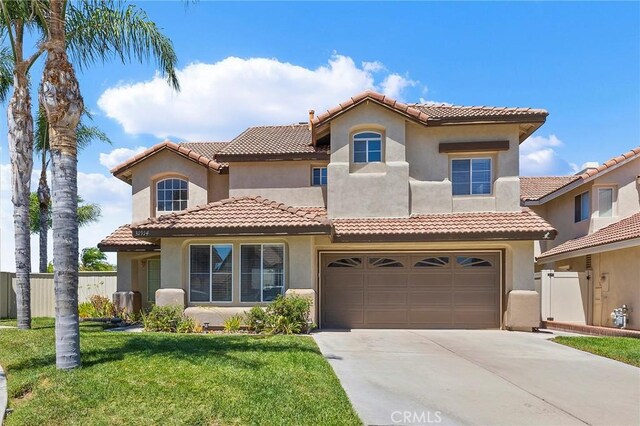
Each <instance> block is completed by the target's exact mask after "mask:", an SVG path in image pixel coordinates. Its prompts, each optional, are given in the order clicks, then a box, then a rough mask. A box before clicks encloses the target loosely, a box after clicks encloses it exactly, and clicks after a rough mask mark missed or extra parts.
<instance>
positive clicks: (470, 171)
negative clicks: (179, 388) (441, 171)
mask: <svg viewBox="0 0 640 426" xmlns="http://www.w3.org/2000/svg"><path fill="white" fill-rule="evenodd" d="M451 182H452V184H453V195H488V194H491V158H460V159H454V160H451Z"/></svg>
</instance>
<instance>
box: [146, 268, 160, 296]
mask: <svg viewBox="0 0 640 426" xmlns="http://www.w3.org/2000/svg"><path fill="white" fill-rule="evenodd" d="M155 261H157V262H158V263H160V261H161V259H160V258H159V257H157V258H151V259H146V262H147V302H148V303H156V295H155V293H153V300H152V299H151V297H150V294H151V292H149V267H150V266H151V262H155ZM161 288H162V264H161V263H160V287H158V290H159V289H161Z"/></svg>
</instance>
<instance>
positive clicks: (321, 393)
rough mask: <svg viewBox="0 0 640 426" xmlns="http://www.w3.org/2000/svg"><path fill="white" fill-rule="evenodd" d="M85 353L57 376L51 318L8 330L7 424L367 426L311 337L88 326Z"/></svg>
mask: <svg viewBox="0 0 640 426" xmlns="http://www.w3.org/2000/svg"><path fill="white" fill-rule="evenodd" d="M12 324H15V322H14V323H11V322H9V321H0V325H12ZM81 346H82V367H81V368H79V369H76V370H73V371H58V370H56V369H55V349H54V326H53V320H52V319H45V318H38V319H35V320H34V329H33V330H30V331H19V330H15V329H0V364H1V365H2V366H3V367H4V369H5V371H6V373H7V380H8V385H9V398H10V402H9V407H10V408H12V409H13V410H14V411H13V413H11V414H9V416H8V417H7V424H8V425H18V424H19V425H61V424H64V425H74V424H77V425H80V424H82V425H125V424H136V425H138V424H163V425H177V424H184V425H202V424H204V425H226V424H233V425H236V424H238V425H239V424H241V425H245V424H260V425H267V424H278V425H285V424H291V425H315V424H331V425H341V424H345V425H347V424H349V425H352V424H360V420H359V419H358V417H357V416H356V414H355V412H354V411H353V409H352V408H351V404H350V403H349V400H348V399H347V396H346V394H345V392H344V390H343V389H342V387H341V386H340V382H339V381H338V379H337V378H336V376H335V374H334V373H333V370H332V369H331V367H330V366H329V364H328V363H327V361H326V360H325V359H324V357H323V356H322V355H321V354H320V352H319V350H318V347H317V346H316V344H315V342H314V341H313V339H312V338H311V337H308V336H272V337H261V336H248V335H177V334H164V333H110V332H106V331H103V326H102V325H99V324H88V323H84V324H82V325H81Z"/></svg>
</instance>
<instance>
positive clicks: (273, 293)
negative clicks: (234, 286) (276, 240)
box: [240, 244, 284, 302]
mask: <svg viewBox="0 0 640 426" xmlns="http://www.w3.org/2000/svg"><path fill="white" fill-rule="evenodd" d="M240 275H241V276H240V300H241V301H242V302H270V301H272V300H274V299H275V298H276V297H277V296H278V295H281V294H284V245H283V244H243V245H241V246H240Z"/></svg>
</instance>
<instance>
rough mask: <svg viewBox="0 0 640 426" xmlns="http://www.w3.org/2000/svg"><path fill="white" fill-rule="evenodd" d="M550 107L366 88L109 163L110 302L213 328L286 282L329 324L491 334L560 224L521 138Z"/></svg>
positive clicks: (530, 283) (528, 286)
mask: <svg viewBox="0 0 640 426" xmlns="http://www.w3.org/2000/svg"><path fill="white" fill-rule="evenodd" d="M546 116H547V112H546V111H544V110H539V109H530V108H493V107H463V106H449V105H424V104H403V103H400V102H396V101H394V100H393V99H390V98H388V97H385V96H383V95H381V94H378V93H375V92H371V91H367V92H364V93H362V94H360V95H357V96H354V97H352V98H351V99H349V100H347V101H346V102H343V103H341V104H339V105H337V106H336V107H334V108H331V109H329V110H328V111H326V112H323V113H322V114H319V115H318V116H315V114H314V112H313V111H310V113H309V121H308V122H304V123H299V124H293V125H285V126H263V127H252V128H249V129H247V130H246V131H244V132H243V133H241V134H240V135H238V136H237V137H236V138H234V139H233V140H231V141H230V142H227V143H217V142H202V143H181V144H176V143H173V142H168V141H167V142H164V143H161V144H159V145H156V146H154V147H153V148H150V149H149V150H147V151H145V152H143V153H141V154H139V155H137V156H136V157H134V158H132V159H130V160H129V161H127V162H125V163H123V164H121V165H119V166H118V167H116V168H114V169H113V170H112V173H113V174H114V175H115V176H117V177H118V178H120V179H122V180H123V181H125V182H127V183H129V184H130V185H131V186H132V196H133V215H132V223H131V224H130V225H124V226H122V227H121V228H119V229H118V230H116V231H115V232H114V233H113V234H112V235H110V236H109V237H107V238H105V239H104V240H103V241H102V243H101V244H100V247H101V249H102V250H111V251H117V252H118V290H119V292H120V295H119V296H122V297H124V298H125V299H126V297H129V296H130V297H131V298H133V299H134V301H135V299H136V298H138V297H141V299H142V301H143V303H145V302H156V303H158V304H170V303H179V304H182V305H184V306H185V307H186V310H185V314H186V315H189V316H193V317H194V318H196V319H198V321H200V322H209V323H210V324H212V325H219V324H220V323H221V321H222V320H223V319H224V318H225V317H228V316H229V315H231V314H234V313H237V312H243V311H245V310H247V309H249V308H250V307H252V306H254V305H256V304H263V303H268V302H269V301H271V300H273V299H274V298H275V297H277V296H278V295H280V294H285V292H287V293H298V294H303V295H307V296H309V297H312V298H313V301H314V321H315V322H316V323H317V324H318V325H319V326H320V327H325V328H329V327H331V328H498V327H501V326H502V325H503V317H504V315H503V314H504V313H505V312H506V311H507V309H508V306H509V305H510V304H509V295H510V293H511V292H512V291H514V290H533V289H534V280H533V274H534V262H533V259H534V242H535V241H537V240H549V239H553V238H554V237H555V234H556V231H555V229H554V228H553V227H552V226H550V225H549V224H548V223H547V222H546V221H545V220H543V219H541V218H540V217H539V216H538V215H537V214H536V213H534V212H533V211H531V210H530V209H528V208H522V207H521V206H520V182H519V176H518V160H519V154H518V151H519V144H520V143H521V142H522V141H523V140H525V139H526V138H527V137H528V136H529V135H531V134H532V133H533V132H534V131H535V130H537V129H538V128H539V127H540V126H541V125H542V124H543V123H544V122H545V119H546ZM127 295H129V296H127ZM128 303H131V300H129V302H128ZM534 305H535V303H534ZM534 308H535V306H533V307H532V309H534ZM514 309H515V308H514Z"/></svg>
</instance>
